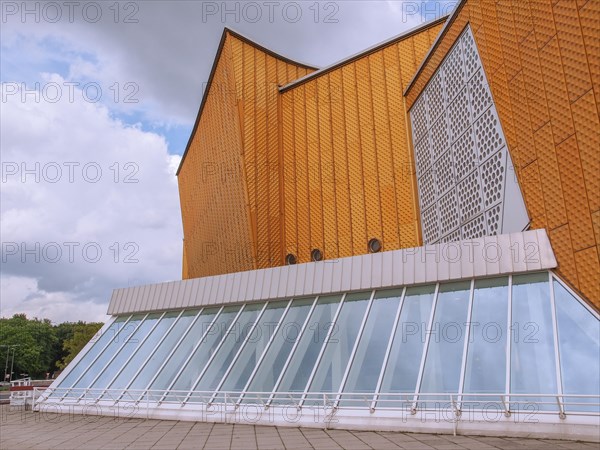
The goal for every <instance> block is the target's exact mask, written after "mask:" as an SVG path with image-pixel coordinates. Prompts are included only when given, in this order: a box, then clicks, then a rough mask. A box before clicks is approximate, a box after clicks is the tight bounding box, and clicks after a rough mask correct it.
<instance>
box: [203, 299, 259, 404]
mask: <svg viewBox="0 0 600 450" xmlns="http://www.w3.org/2000/svg"><path fill="white" fill-rule="evenodd" d="M268 305H269V302H265V304H264V305H263V307H262V309H261V310H260V313H259V314H258V317H257V318H256V320H255V321H254V323H253V324H252V328H251V329H250V331H249V332H248V334H247V335H246V337H245V338H244V342H242V345H241V346H240V348H239V349H238V351H237V352H236V354H235V356H234V357H233V359H232V360H231V363H229V367H227V370H226V371H225V373H224V374H223V376H222V377H221V381H220V382H219V384H218V385H217V387H216V389H215V391H214V393H213V395H212V397H211V399H210V400H209V402H208V403H212V402H213V400H214V399H215V397H216V396H217V392H218V391H219V389H221V386H223V383H224V382H225V379H226V378H227V377H228V376H229V373H230V372H231V369H232V368H233V365H234V364H235V363H236V362H237V360H238V358H239V357H240V355H241V354H242V351H243V350H244V348H245V347H246V345H247V344H248V341H249V340H250V336H252V333H254V330H255V329H256V327H257V325H258V322H259V321H260V319H261V318H262V316H263V315H264V313H265V311H266V310H267V306H268Z"/></svg>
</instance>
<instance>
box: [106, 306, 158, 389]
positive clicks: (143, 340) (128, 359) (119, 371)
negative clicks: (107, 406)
mask: <svg viewBox="0 0 600 450" xmlns="http://www.w3.org/2000/svg"><path fill="white" fill-rule="evenodd" d="M166 313H167V312H166V311H165V312H163V313H162V314H161V316H160V317H159V318H158V320H157V321H156V323H155V324H154V325H153V326H152V328H151V329H150V331H148V334H146V336H144V338H143V339H142V342H140V345H139V346H138V348H137V349H135V351H134V352H133V353H132V354H131V355H129V358H127V361H125V363H124V364H123V365H122V366H121V368H120V369H119V370H118V372H117V373H116V374H115V376H114V377H112V379H111V380H110V382H109V383H108V384H107V385H106V388H104V391H102V394H101V395H100V397H103V396H104V394H105V393H106V391H107V390H108V389H109V388H110V387H111V386H112V384H113V383H114V382H115V380H116V379H117V377H118V376H119V375H121V372H123V370H124V369H125V367H127V365H128V364H129V362H130V361H131V359H132V358H133V357H134V356H135V355H136V354H137V352H138V351H139V350H140V348H142V346H143V345H144V343H145V342H146V340H147V339H148V338H149V337H150V335H151V334H152V332H153V331H154V329H155V328H156V327H157V326H158V324H159V323H160V321H161V320H162V318H163V317H164V316H165V314H166ZM149 315H150V314H147V315H146V317H145V318H144V320H146V319H147V318H148V316H149Z"/></svg>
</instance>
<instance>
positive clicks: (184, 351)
mask: <svg viewBox="0 0 600 450" xmlns="http://www.w3.org/2000/svg"><path fill="white" fill-rule="evenodd" d="M218 311H219V310H218V309H216V308H213V309H210V310H207V311H206V312H205V313H203V314H201V315H200V317H198V320H196V321H195V322H194V323H193V325H192V326H191V328H190V329H189V331H188V332H187V334H186V335H185V336H184V337H183V339H182V340H181V343H180V344H179V345H178V346H177V348H176V349H175V350H174V351H173V353H171V355H170V356H169V358H168V359H167V363H166V364H165V366H164V367H163V369H162V370H161V372H160V373H159V374H158V376H157V377H156V379H155V380H154V381H153V382H152V386H150V389H152V390H153V391H156V392H157V393H158V392H159V391H162V390H165V389H167V388H168V387H169V386H170V385H171V382H172V381H173V379H174V378H175V376H176V375H177V372H178V371H179V369H180V368H181V366H182V365H183V364H184V363H185V361H186V359H187V358H188V357H189V356H190V353H191V352H192V350H193V349H194V346H195V345H196V343H197V342H198V341H199V340H200V339H201V338H202V336H203V334H204V331H206V329H207V327H208V326H209V325H210V323H211V322H212V321H213V319H214V318H215V316H216V314H217V312H218ZM198 313H199V311H195V312H194V313H193V314H194V315H197V314H198Z"/></svg>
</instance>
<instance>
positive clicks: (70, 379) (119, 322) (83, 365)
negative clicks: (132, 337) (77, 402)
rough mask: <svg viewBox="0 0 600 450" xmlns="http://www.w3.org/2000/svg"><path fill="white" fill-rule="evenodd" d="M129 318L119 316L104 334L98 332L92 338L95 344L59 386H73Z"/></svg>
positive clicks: (60, 392)
mask: <svg viewBox="0 0 600 450" xmlns="http://www.w3.org/2000/svg"><path fill="white" fill-rule="evenodd" d="M128 318H129V316H119V317H117V318H116V319H115V321H114V322H113V323H112V324H110V325H109V326H108V328H107V329H106V330H105V331H104V332H103V333H102V334H96V336H94V337H93V338H92V340H95V342H94V345H92V347H91V348H90V349H89V350H88V352H87V353H86V354H85V355H84V356H83V358H81V360H80V361H79V362H78V363H77V365H76V366H75V367H73V368H72V369H71V371H70V372H69V373H68V374H67V376H66V377H65V378H64V379H63V380H62V381H61V382H60V385H59V386H58V387H59V388H65V387H71V386H72V385H73V383H74V382H75V381H76V380H77V378H79V376H80V375H81V374H82V373H83V371H84V370H86V369H87V368H88V366H89V365H90V364H91V362H92V361H93V360H94V358H95V357H96V356H98V354H99V353H100V352H101V351H102V350H103V349H104V347H105V346H106V344H108V343H109V341H110V340H112V339H114V338H115V336H117V333H118V332H119V331H120V330H121V328H122V327H123V324H124V323H125V321H126V320H127V319H128ZM56 394H57V395H62V394H64V392H62V391H57V392H56Z"/></svg>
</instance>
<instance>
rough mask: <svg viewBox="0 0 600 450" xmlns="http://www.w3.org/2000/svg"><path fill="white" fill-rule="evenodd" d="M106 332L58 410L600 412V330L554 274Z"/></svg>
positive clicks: (68, 375)
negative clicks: (103, 403)
mask: <svg viewBox="0 0 600 450" xmlns="http://www.w3.org/2000/svg"><path fill="white" fill-rule="evenodd" d="M104 330H105V331H104V332H103V333H102V334H101V335H100V336H98V337H97V338H96V340H95V341H94V343H93V345H91V346H90V347H89V348H88V350H87V352H86V353H85V354H83V355H80V356H79V357H78V358H77V359H76V360H75V361H74V362H73V363H72V364H71V365H70V366H69V367H68V368H67V370H66V371H65V374H64V376H63V377H61V378H60V379H59V380H57V382H56V386H53V387H52V389H51V393H50V394H49V397H48V398H46V400H45V401H60V400H62V399H70V400H72V399H74V398H85V399H86V400H90V399H95V400H112V401H121V402H127V401H132V402H139V401H142V400H143V401H146V402H150V401H151V402H153V403H158V404H162V403H177V404H179V405H187V406H193V405H198V404H204V405H206V404H213V403H218V402H232V401H233V402H235V403H238V404H239V403H242V402H243V403H245V404H257V405H261V406H268V405H288V404H293V405H296V406H301V405H308V406H310V405H311V404H313V403H316V402H322V401H323V398H324V396H325V397H326V398H327V399H328V400H329V401H330V402H331V403H332V404H333V405H334V406H336V407H341V408H359V409H361V408H362V409H370V410H373V409H380V408H381V409H385V408H398V407H401V406H402V405H407V404H408V405H410V407H411V408H413V409H419V408H420V409H431V408H435V407H436V404H439V402H447V401H449V399H450V400H451V401H452V402H454V403H456V404H458V405H460V407H462V408H465V407H469V408H475V409H477V408H483V407H484V405H485V404H486V403H488V402H496V403H499V404H500V403H502V404H506V405H507V406H506V407H507V408H510V409H518V408H520V407H521V406H522V405H524V404H535V405H537V407H539V409H540V410H541V411H558V412H560V413H563V412H586V413H589V412H593V413H598V412H600V411H599V407H598V405H597V403H598V397H597V396H598V395H599V394H600V362H599V358H598V354H599V351H600V321H599V319H598V316H597V315H596V313H595V312H593V311H592V310H591V309H590V308H588V306H587V305H585V304H584V303H583V302H582V301H581V300H580V299H578V298H577V297H576V296H575V294H573V293H572V292H571V291H570V290H569V289H568V288H566V287H565V286H564V285H563V284H562V282H561V281H559V280H558V279H557V278H556V277H555V276H554V275H553V274H552V273H551V272H540V273H533V274H526V275H514V276H510V277H497V278H488V279H473V280H467V281H460V282H452V283H439V284H434V285H425V286H417V287H405V288H403V287H400V288H396V289H383V290H376V291H368V292H352V293H345V294H339V295H327V296H319V297H316V298H298V299H288V300H278V301H272V302H257V303H247V304H243V305H227V306H221V307H210V308H204V309H190V310H183V311H167V312H163V313H149V314H134V315H131V316H118V317H114V319H113V321H112V323H110V324H109V325H108V326H106V327H105V329H104ZM594 396H596V397H595V398H594Z"/></svg>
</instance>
